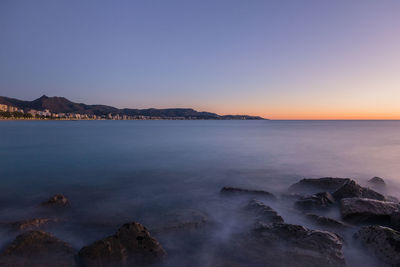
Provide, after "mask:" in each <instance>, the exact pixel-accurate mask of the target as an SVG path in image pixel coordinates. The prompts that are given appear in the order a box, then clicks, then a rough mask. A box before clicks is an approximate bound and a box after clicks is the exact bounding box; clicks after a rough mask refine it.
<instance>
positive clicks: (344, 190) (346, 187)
mask: <svg viewBox="0 0 400 267" xmlns="http://www.w3.org/2000/svg"><path fill="white" fill-rule="evenodd" d="M332 195H333V197H334V198H335V199H336V200H340V199H342V198H351V197H358V198H370V199H376V200H385V197H384V196H383V195H381V194H379V193H378V192H375V191H374V190H372V189H369V188H366V187H362V186H360V185H359V184H357V183H356V182H355V181H353V180H349V181H346V182H345V183H344V184H343V185H342V186H341V187H340V188H338V189H337V190H336V191H335V192H333V194H332Z"/></svg>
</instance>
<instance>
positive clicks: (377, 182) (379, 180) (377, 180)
mask: <svg viewBox="0 0 400 267" xmlns="http://www.w3.org/2000/svg"><path fill="white" fill-rule="evenodd" d="M368 183H371V184H375V185H385V184H386V183H385V180H383V179H382V178H381V177H377V176H375V177H373V178H371V179H369V180H368Z"/></svg>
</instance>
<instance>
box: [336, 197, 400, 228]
mask: <svg viewBox="0 0 400 267" xmlns="http://www.w3.org/2000/svg"><path fill="white" fill-rule="evenodd" d="M399 210H400V205H399V204H396V203H393V202H386V201H380V200H374V199H368V198H344V199H342V200H341V202H340V211H341V214H342V217H343V219H345V220H349V221H353V222H358V223H360V222H363V223H368V222H369V223H383V224H388V223H390V218H391V215H392V214H394V213H395V212H398V211H399Z"/></svg>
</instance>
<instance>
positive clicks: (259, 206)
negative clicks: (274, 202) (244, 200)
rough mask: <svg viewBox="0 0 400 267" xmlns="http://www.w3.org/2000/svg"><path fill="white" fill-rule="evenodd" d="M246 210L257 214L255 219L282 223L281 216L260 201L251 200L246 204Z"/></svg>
mask: <svg viewBox="0 0 400 267" xmlns="http://www.w3.org/2000/svg"><path fill="white" fill-rule="evenodd" d="M246 210H248V211H251V212H253V213H254V214H255V215H256V216H257V217H256V220H257V221H261V222H264V223H283V218H282V217H281V216H280V215H279V214H278V212H276V211H275V210H274V209H272V208H271V207H270V206H267V205H265V204H264V203H262V202H261V201H258V200H255V199H253V200H251V201H250V202H249V203H248V204H247V206H246Z"/></svg>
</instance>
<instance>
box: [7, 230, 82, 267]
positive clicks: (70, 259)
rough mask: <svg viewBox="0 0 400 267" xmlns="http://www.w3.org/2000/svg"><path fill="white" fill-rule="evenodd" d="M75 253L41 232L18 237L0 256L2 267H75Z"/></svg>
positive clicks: (62, 243) (26, 233) (51, 236)
mask: <svg viewBox="0 0 400 267" xmlns="http://www.w3.org/2000/svg"><path fill="white" fill-rule="evenodd" d="M74 255H75V251H74V249H73V248H71V247H70V246H69V245H68V244H67V243H65V242H63V241H61V240H59V239H58V238H56V237H54V236H53V235H51V234H49V233H46V232H43V231H29V232H25V233H23V234H21V235H19V236H17V238H16V239H15V240H14V241H13V242H12V243H11V244H10V245H9V246H7V247H6V249H5V250H4V251H3V253H1V255H0V266H3V267H23V266H30V267H44V266H45V267H53V266H54V267H58V266H63V267H70V266H76V262H75V256H74Z"/></svg>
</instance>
